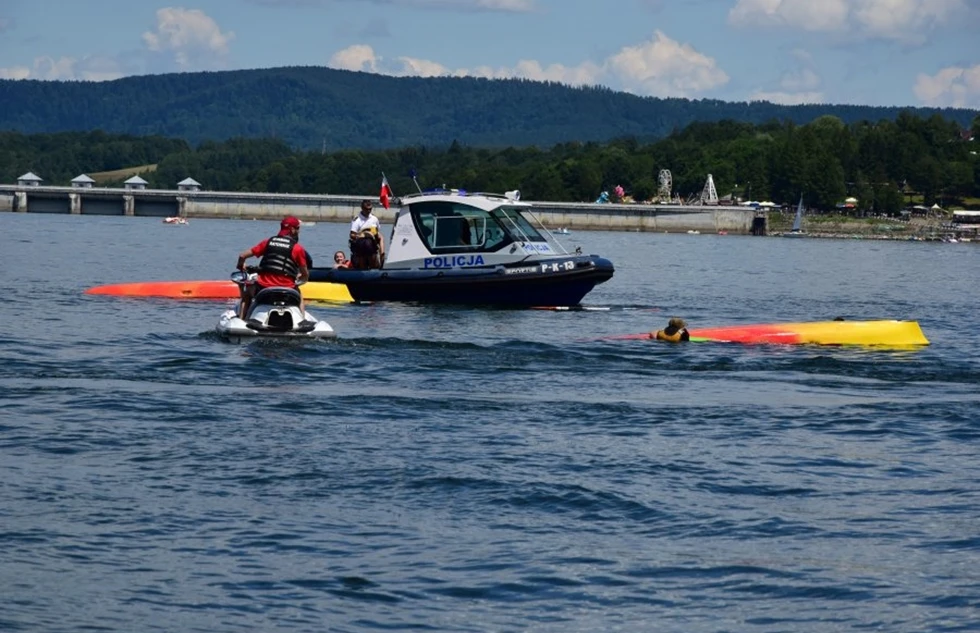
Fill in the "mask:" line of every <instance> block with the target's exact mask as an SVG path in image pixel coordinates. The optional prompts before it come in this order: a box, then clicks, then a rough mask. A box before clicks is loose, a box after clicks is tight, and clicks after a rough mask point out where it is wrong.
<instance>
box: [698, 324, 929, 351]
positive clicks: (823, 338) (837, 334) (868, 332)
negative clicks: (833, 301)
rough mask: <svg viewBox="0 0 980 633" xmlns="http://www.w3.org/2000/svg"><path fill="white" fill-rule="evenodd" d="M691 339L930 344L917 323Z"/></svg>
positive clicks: (755, 329)
mask: <svg viewBox="0 0 980 633" xmlns="http://www.w3.org/2000/svg"><path fill="white" fill-rule="evenodd" d="M690 334H691V339H692V340H699V341H715V342H728V343H757V344H758V343H763V344H765V343H777V344H785V345H806V344H811V345H880V346H888V347H911V346H917V345H928V344H929V340H928V339H927V338H926V337H925V335H924V334H923V333H922V328H920V327H919V324H918V322H916V321H886V320H881V321H815V322H809V323H772V324H760V325H734V326H727V327H716V328H698V329H691V330H690Z"/></svg>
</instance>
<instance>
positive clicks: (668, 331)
mask: <svg viewBox="0 0 980 633" xmlns="http://www.w3.org/2000/svg"><path fill="white" fill-rule="evenodd" d="M650 338H655V339H657V340H658V341H669V342H671V343H680V342H681V341H690V340H691V335H690V334H689V333H688V331H687V323H685V322H684V319H679V318H677V317H674V318H673V319H671V320H670V321H668V322H667V327H665V328H664V329H662V330H657V331H656V332H650Z"/></svg>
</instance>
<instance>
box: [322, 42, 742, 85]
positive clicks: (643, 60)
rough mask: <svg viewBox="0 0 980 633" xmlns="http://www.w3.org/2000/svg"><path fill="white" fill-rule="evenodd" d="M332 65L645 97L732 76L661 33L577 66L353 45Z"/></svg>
mask: <svg viewBox="0 0 980 633" xmlns="http://www.w3.org/2000/svg"><path fill="white" fill-rule="evenodd" d="M328 65H329V66H332V67H334V68H341V69H344V70H363V71H369V72H377V73H382V74H386V75H395V76H407V75H411V76H422V77H434V76H454V77H462V76H469V77H486V78H493V79H504V78H523V79H532V80H535V81H555V82H559V83H563V84H569V85H599V84H603V85H609V86H610V87H614V88H617V89H621V90H625V91H627V92H633V93H636V94H640V95H647V96H663V97H666V96H672V97H690V96H695V95H697V94H701V93H704V92H707V91H709V90H712V89H714V88H717V87H719V86H722V85H724V84H726V83H727V82H728V79H729V78H728V75H727V74H726V73H725V72H724V71H723V70H721V68H719V67H718V64H717V63H716V62H715V60H714V59H713V58H711V57H708V56H706V55H704V54H703V53H699V52H698V51H696V50H695V49H694V48H693V47H691V46H689V45H687V44H680V43H679V42H677V41H675V40H672V39H670V38H669V37H667V36H666V35H664V34H663V33H662V32H660V31H657V32H656V33H655V34H654V37H653V38H652V39H651V40H649V41H646V42H643V43H641V44H638V45H636V46H627V47H624V48H623V49H621V50H620V51H619V52H618V53H616V54H615V55H612V56H611V57H608V58H607V59H605V60H603V61H602V62H600V63H596V62H592V61H586V62H583V63H581V64H579V65H577V66H565V65H563V64H551V65H548V66H542V65H541V63H540V62H538V61H536V60H521V61H519V62H517V64H516V65H515V66H513V67H510V68H508V67H500V68H493V67H490V66H477V67H475V68H448V67H446V66H444V65H442V64H440V63H438V62H433V61H428V60H421V59H416V58H412V57H398V58H397V59H396V60H395V61H394V62H387V61H386V60H385V59H384V58H383V57H381V56H379V55H377V54H376V53H375V52H374V49H372V48H371V47H370V46H366V45H363V44H359V45H355V46H351V47H349V48H346V49H344V50H341V51H338V52H337V53H335V54H334V55H333V56H332V57H331V58H330V61H329V62H328Z"/></svg>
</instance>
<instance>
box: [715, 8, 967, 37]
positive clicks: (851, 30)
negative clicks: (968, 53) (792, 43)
mask: <svg viewBox="0 0 980 633" xmlns="http://www.w3.org/2000/svg"><path fill="white" fill-rule="evenodd" d="M969 1H970V0H736V2H735V6H734V7H733V8H732V9H731V10H730V11H729V13H728V20H729V22H731V23H732V24H734V25H737V26H747V27H751V26H776V27H790V28H799V29H803V30H806V31H820V32H840V33H847V34H848V35H850V36H852V37H854V36H857V37H876V38H882V39H894V40H905V41H909V42H921V41H923V40H924V39H925V36H926V34H927V33H928V32H930V31H932V30H934V29H936V28H938V27H941V26H943V25H946V24H953V23H955V22H956V20H957V18H958V17H960V16H965V15H966V14H967V13H969V11H970V7H969V4H968V2H969Z"/></svg>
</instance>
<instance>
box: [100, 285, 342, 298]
mask: <svg viewBox="0 0 980 633" xmlns="http://www.w3.org/2000/svg"><path fill="white" fill-rule="evenodd" d="M300 292H301V293H302V294H303V298H304V299H306V300H307V301H338V302H346V303H349V302H351V301H353V298H352V297H351V295H350V292H349V291H348V290H347V287H346V286H344V285H343V284H338V283H327V282H317V283H312V282H311V283H306V284H303V285H302V286H300ZM85 294H87V295H111V296H115V297H162V298H167V299H237V298H238V286H237V285H236V284H235V283H234V282H233V281H230V280H226V281H146V282H138V283H128V284H110V285H107V286H96V287H94V288H89V289H88V290H86V291H85Z"/></svg>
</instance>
